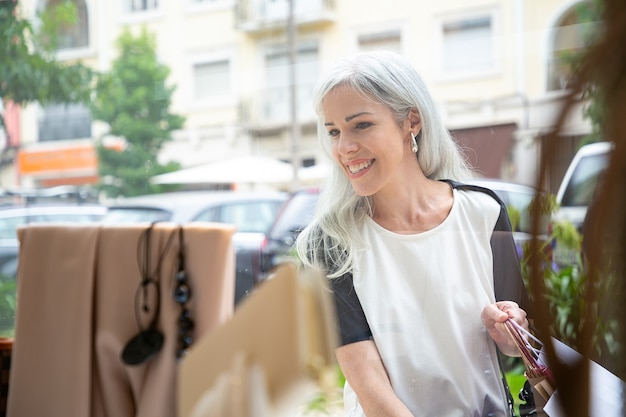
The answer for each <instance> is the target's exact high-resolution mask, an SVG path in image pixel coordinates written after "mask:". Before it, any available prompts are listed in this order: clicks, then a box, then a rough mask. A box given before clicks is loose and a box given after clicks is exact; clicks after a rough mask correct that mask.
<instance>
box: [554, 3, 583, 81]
mask: <svg viewBox="0 0 626 417" xmlns="http://www.w3.org/2000/svg"><path fill="white" fill-rule="evenodd" d="M584 7H585V6H584V4H582V3H581V4H578V5H575V6H572V7H571V8H570V9H568V10H567V11H566V12H565V13H564V14H563V16H562V17H561V19H560V20H559V21H558V23H557V24H556V25H555V27H554V28H553V33H552V44H551V45H550V52H549V57H548V82H547V90H548V91H553V90H562V89H565V88H567V85H568V83H569V79H570V77H571V59H572V58H573V57H574V56H575V55H576V54H578V53H580V51H581V49H583V48H585V47H586V46H587V45H588V44H589V42H590V36H589V34H590V33H593V32H594V30H593V23H591V22H584V21H583V19H582V18H581V14H580V13H579V11H582V8H584Z"/></svg>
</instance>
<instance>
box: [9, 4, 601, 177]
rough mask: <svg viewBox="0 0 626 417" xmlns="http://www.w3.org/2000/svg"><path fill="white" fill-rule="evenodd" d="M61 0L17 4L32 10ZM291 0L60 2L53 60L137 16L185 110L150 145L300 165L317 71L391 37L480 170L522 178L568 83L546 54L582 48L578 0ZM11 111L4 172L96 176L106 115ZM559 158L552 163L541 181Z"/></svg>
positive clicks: (177, 155) (183, 158)
mask: <svg viewBox="0 0 626 417" xmlns="http://www.w3.org/2000/svg"><path fill="white" fill-rule="evenodd" d="M60 1H61V0H20V4H21V9H22V13H23V14H24V15H26V16H29V17H33V16H34V15H35V13H36V11H37V10H41V9H44V8H46V7H50V6H52V5H54V4H57V3H58V2H60ZM292 1H293V3H290V0H109V1H103V0H72V2H73V3H74V4H75V5H76V7H77V10H78V12H79V21H78V22H77V24H76V26H75V27H73V28H71V30H67V31H66V32H65V33H63V34H62V35H63V36H62V37H61V38H62V43H61V45H60V48H59V51H58V58H59V59H61V60H75V59H80V60H82V61H83V62H85V63H87V64H88V65H90V66H92V67H93V68H95V69H97V70H100V71H106V70H107V69H108V68H110V65H111V62H112V60H113V59H115V58H116V54H117V51H116V49H115V40H116V39H117V37H118V35H119V34H120V32H121V31H122V29H123V28H125V27H129V28H131V30H133V31H137V32H138V31H139V30H140V28H141V27H142V26H145V27H146V28H147V29H148V30H149V31H150V32H152V33H154V34H155V35H156V39H157V45H158V47H157V48H158V51H157V52H158V56H159V59H160V61H161V62H162V63H164V64H166V65H167V66H168V67H169V68H170V69H171V74H170V79H169V83H170V84H174V85H176V86H177V88H176V91H175V93H174V96H173V105H172V108H171V110H172V111H173V112H175V113H178V114H181V115H184V116H185V117H186V123H185V126H184V128H183V129H182V130H181V131H178V132H176V133H175V135H174V139H173V140H172V141H171V142H170V143H168V144H167V146H166V147H165V148H164V149H163V151H162V154H161V155H160V158H162V159H163V160H164V161H166V160H176V161H178V162H180V163H181V164H182V165H183V166H184V167H192V166H196V165H200V164H204V163H209V162H211V161H215V160H219V159H223V158H227V157H232V156H236V155H260V156H270V157H273V158H277V159H280V160H284V161H289V162H293V163H295V164H297V165H303V166H310V165H315V164H321V163H324V161H325V158H326V157H325V155H324V154H323V152H322V150H321V149H320V147H319V146H318V142H317V136H316V132H315V128H316V125H315V114H314V112H313V108H312V105H311V96H312V89H313V85H314V83H315V80H316V79H317V77H318V76H319V74H320V73H321V72H322V71H324V69H325V68H326V67H327V66H328V65H329V64H330V63H331V62H332V61H334V60H335V59H337V58H339V57H342V56H344V55H347V54H352V53H355V52H358V51H363V50H371V49H376V48H385V49H392V50H396V51H398V52H400V53H402V54H403V55H405V56H406V57H408V58H409V59H410V60H411V61H412V62H413V63H414V65H415V67H416V69H417V70H418V71H419V72H420V73H421V75H422V77H423V78H424V80H425V81H426V83H427V85H429V86H430V88H431V91H432V93H433V95H434V97H435V100H436V102H437V104H438V106H439V108H440V110H441V112H442V114H443V115H444V118H445V121H446V123H447V125H448V127H449V129H450V130H451V131H452V132H453V133H454V135H455V137H456V138H457V140H458V141H459V142H460V143H461V144H462V146H464V147H466V148H467V150H468V158H469V159H470V161H471V162H472V164H473V165H474V166H475V168H476V170H477V172H478V173H479V174H481V175H484V176H487V177H496V178H504V179H508V180H512V181H517V182H522V183H531V184H532V183H534V181H535V175H536V170H537V166H538V163H539V152H540V149H541V142H542V138H543V135H544V134H545V133H546V132H547V131H548V130H549V129H550V127H551V126H552V125H553V123H554V120H555V115H556V114H557V113H558V111H559V108H560V107H559V103H560V101H561V99H562V98H563V96H564V93H565V91H566V90H565V89H566V88H567V68H566V67H565V66H563V65H562V64H561V63H560V61H559V60H558V57H559V55H560V54H562V53H563V52H564V51H570V50H576V49H578V48H581V47H582V46H583V40H582V33H583V31H584V28H585V25H583V24H580V22H579V21H578V20H577V15H576V14H575V12H574V10H575V8H576V6H577V5H578V4H579V3H581V2H580V1H576V0H440V1H438V2H426V1H416V0H389V1H380V0H292ZM292 60H293V61H292ZM290 62H295V65H293V66H291V65H290ZM292 79H295V83H292V81H291V80H292ZM292 94H294V96H293V97H295V99H293V100H292ZM292 103H294V106H292ZM582 105H583V103H581V105H580V108H579V109H578V111H577V112H576V113H575V114H573V115H572V117H571V118H570V120H569V121H568V125H567V129H566V132H565V134H566V135H565V136H566V137H564V138H563V141H562V147H561V150H560V155H561V157H562V159H563V160H564V162H563V163H564V164H565V163H566V162H568V161H569V159H570V158H571V156H572V155H573V152H574V150H575V147H576V144H577V142H578V140H579V139H580V138H581V137H582V136H583V135H585V134H586V133H588V132H589V130H590V126H589V124H588V122H587V121H585V120H584V119H583V117H582ZM10 113H11V114H10V115H11V117H12V118H11V120H19V129H16V131H17V133H14V134H13V135H12V136H11V137H12V138H11V140H12V143H14V144H17V145H18V154H17V157H16V159H15V166H13V167H9V168H5V169H4V171H3V172H2V177H1V180H2V184H1V185H2V186H5V187H6V186H9V185H21V186H50V185H58V184H88V183H93V182H95V181H97V158H96V157H95V152H94V148H93V142H94V138H96V137H100V136H101V135H106V131H107V129H106V126H102V124H101V123H94V122H93V121H92V120H91V117H90V114H89V111H88V110H87V109H86V108H85V107H84V106H81V105H69V106H65V105H53V106H47V107H42V106H39V105H37V104H33V105H30V106H28V107H27V108H24V109H11V112H10ZM16 114H17V115H18V116H17V117H16ZM294 121H295V123H294ZM16 135H17V137H16ZM563 171H564V168H562V167H555V168H554V169H553V172H552V179H551V182H552V183H551V184H548V186H549V187H555V184H556V183H557V182H558V181H559V180H560V177H561V176H562V174H563Z"/></svg>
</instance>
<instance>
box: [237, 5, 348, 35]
mask: <svg viewBox="0 0 626 417" xmlns="http://www.w3.org/2000/svg"><path fill="white" fill-rule="evenodd" d="M292 1H293V2H294V20H295V23H296V25H297V26H300V27H307V26H315V25H324V24H328V23H332V22H334V21H335V18H336V17H335V0H292ZM288 17H289V0H239V1H238V2H237V20H236V22H237V23H236V25H237V29H239V30H241V31H244V32H247V33H249V34H262V33H266V32H271V31H274V30H277V29H284V28H286V27H287V20H288Z"/></svg>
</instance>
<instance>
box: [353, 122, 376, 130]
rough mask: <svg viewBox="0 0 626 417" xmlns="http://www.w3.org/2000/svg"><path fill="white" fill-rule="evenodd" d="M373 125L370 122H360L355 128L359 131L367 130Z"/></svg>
mask: <svg viewBox="0 0 626 417" xmlns="http://www.w3.org/2000/svg"><path fill="white" fill-rule="evenodd" d="M371 125H372V124H371V123H370V122H359V123H357V124H356V125H355V126H354V127H355V128H357V129H367V128H368V127H370V126H371Z"/></svg>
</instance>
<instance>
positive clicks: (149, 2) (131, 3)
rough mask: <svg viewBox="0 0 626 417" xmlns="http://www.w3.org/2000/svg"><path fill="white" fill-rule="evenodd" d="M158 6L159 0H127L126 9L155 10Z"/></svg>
mask: <svg viewBox="0 0 626 417" xmlns="http://www.w3.org/2000/svg"><path fill="white" fill-rule="evenodd" d="M158 7H159V0H126V10H127V11H129V12H142V11H147V10H155V9H157V8H158Z"/></svg>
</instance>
